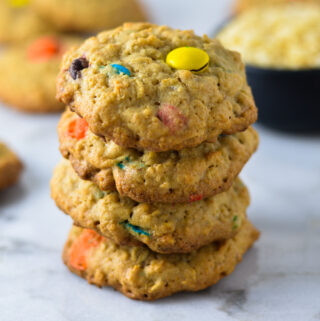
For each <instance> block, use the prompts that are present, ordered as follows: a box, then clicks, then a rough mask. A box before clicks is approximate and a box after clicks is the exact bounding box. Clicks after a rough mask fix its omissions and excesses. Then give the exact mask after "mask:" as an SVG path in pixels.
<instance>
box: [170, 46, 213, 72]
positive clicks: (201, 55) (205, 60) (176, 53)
mask: <svg viewBox="0 0 320 321" xmlns="http://www.w3.org/2000/svg"><path fill="white" fill-rule="evenodd" d="M209 60H210V58H209V55H208V54H207V53H206V52H205V51H204V50H202V49H199V48H195V47H180V48H176V49H174V50H172V51H170V52H169V54H168V56H167V59H166V63H167V64H168V65H169V66H170V67H172V68H174V69H182V70H190V71H194V72H201V71H204V70H205V69H206V68H207V67H208V65H209Z"/></svg>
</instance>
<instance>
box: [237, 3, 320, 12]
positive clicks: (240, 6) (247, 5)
mask: <svg viewBox="0 0 320 321" xmlns="http://www.w3.org/2000/svg"><path fill="white" fill-rule="evenodd" d="M290 2H307V3H319V4H320V0H236V2H235V5H234V12H235V13H241V12H243V11H245V10H247V9H250V8H252V7H257V6H265V5H276V4H282V3H290Z"/></svg>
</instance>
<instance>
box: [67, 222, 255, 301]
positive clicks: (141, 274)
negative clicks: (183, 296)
mask: <svg viewBox="0 0 320 321" xmlns="http://www.w3.org/2000/svg"><path fill="white" fill-rule="evenodd" d="M258 237H259V231H258V230H257V229H256V228H255V227H254V226H253V225H252V224H251V223H250V222H249V221H246V222H245V223H244V225H243V227H242V228H241V230H240V232H239V233H238V234H237V235H236V236H235V237H233V238H232V239H229V240H227V241H224V242H219V243H218V242H216V243H212V244H210V245H207V246H204V247H202V248H200V249H199V250H197V251H193V252H191V253H188V254H170V255H164V254H157V253H155V252H152V251H151V250H149V249H148V248H147V247H128V246H119V245H116V244H115V243H113V242H112V241H110V240H108V239H106V238H104V237H102V236H100V235H99V234H97V233H96V232H94V231H92V230H89V229H82V228H79V227H75V226H74V227H72V229H71V232H70V235H69V238H68V241H67V243H66V245H65V248H64V251H63V260H64V263H65V264H66V265H67V266H68V268H69V269H70V271H72V272H74V273H76V274H78V275H79V276H81V277H83V278H85V279H87V280H88V282H89V283H92V284H95V285H97V286H111V287H113V288H115V289H116V290H118V291H120V292H122V293H123V294H124V295H126V296H127V297H129V298H131V299H138V300H156V299H159V298H163V297H166V296H169V295H172V294H174V293H176V292H180V291H199V290H202V289H204V288H206V287H209V286H211V285H213V284H215V283H217V282H218V281H219V280H220V279H221V278H223V277H225V276H226V275H228V274H230V273H231V272H232V271H233V270H234V268H235V266H236V265H237V263H239V262H240V261H241V259H242V256H243V255H244V253H245V252H246V251H247V250H248V249H249V248H250V247H251V246H252V244H253V243H254V242H255V241H256V240H257V239H258Z"/></svg>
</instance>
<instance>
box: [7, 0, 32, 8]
mask: <svg viewBox="0 0 320 321" xmlns="http://www.w3.org/2000/svg"><path fill="white" fill-rule="evenodd" d="M9 3H10V5H11V6H12V7H14V8H21V7H25V6H27V5H28V4H29V0H9Z"/></svg>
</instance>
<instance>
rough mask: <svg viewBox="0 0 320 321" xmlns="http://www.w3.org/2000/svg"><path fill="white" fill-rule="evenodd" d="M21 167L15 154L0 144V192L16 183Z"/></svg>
mask: <svg viewBox="0 0 320 321" xmlns="http://www.w3.org/2000/svg"><path fill="white" fill-rule="evenodd" d="M22 168H23V165H22V163H21V161H20V160H19V158H18V157H17V156H16V154H15V153H14V152H13V151H11V150H10V149H9V148H8V147H7V146H6V145H5V144H4V143H1V142H0V190H3V189H5V188H7V187H10V186H12V185H14V184H16V183H17V181H18V180H19V178H20V174H21V172H22Z"/></svg>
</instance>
